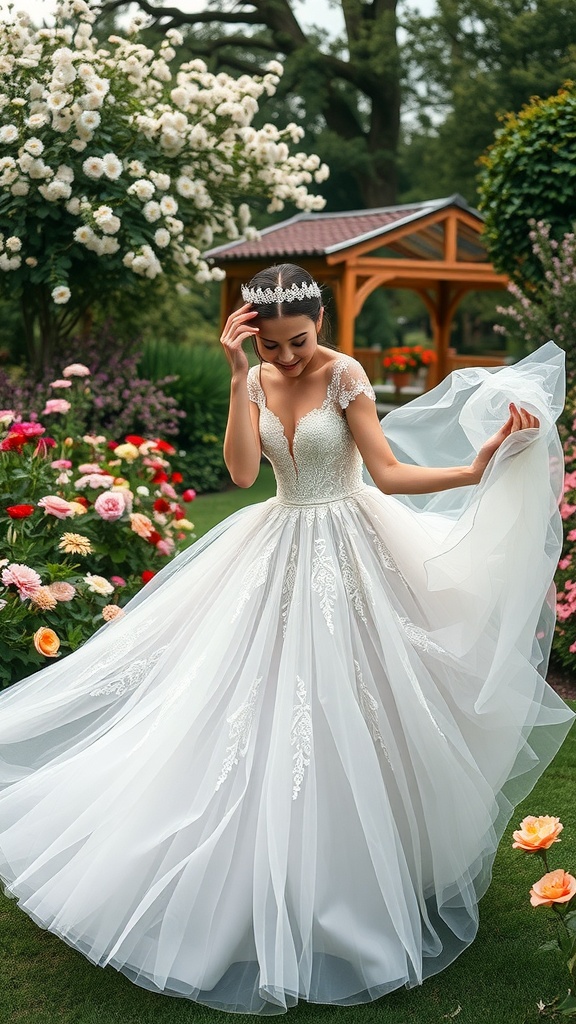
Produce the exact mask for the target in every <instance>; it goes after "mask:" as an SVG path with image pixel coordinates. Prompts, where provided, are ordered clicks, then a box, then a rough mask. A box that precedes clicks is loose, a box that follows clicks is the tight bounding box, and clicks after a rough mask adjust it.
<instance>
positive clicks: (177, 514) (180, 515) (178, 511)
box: [174, 505, 186, 522]
mask: <svg viewBox="0 0 576 1024" xmlns="http://www.w3.org/2000/svg"><path fill="white" fill-rule="evenodd" d="M174 519H175V520H176V522H178V520H179V519H186V512H185V511H184V509H183V508H182V507H181V505H177V506H176V508H175V509H174Z"/></svg>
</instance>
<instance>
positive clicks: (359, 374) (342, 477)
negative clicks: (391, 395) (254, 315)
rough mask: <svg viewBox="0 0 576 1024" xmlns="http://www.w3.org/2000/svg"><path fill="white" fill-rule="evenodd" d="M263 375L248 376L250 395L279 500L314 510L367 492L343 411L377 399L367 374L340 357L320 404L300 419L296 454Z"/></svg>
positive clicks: (256, 369)
mask: <svg viewBox="0 0 576 1024" xmlns="http://www.w3.org/2000/svg"><path fill="white" fill-rule="evenodd" d="M259 376H260V370H259V367H258V366H253V367H252V368H251V370H250V371H249V373H248V395H249V397H250V400H251V401H252V402H255V403H256V404H257V405H258V408H259V409H260V437H261V440H262V451H263V453H264V455H265V456H266V458H267V459H268V460H269V461H270V462H271V463H272V468H273V469H274V475H275V477H276V483H277V487H278V498H279V500H280V501H283V502H286V503H288V504H296V505H315V504H318V503H323V502H326V501H334V500H337V499H339V498H344V497H346V496H347V495H349V494H353V493H354V492H356V491H359V490H361V489H362V488H363V487H364V483H363V481H362V457H361V455H360V452H359V451H358V448H357V447H356V444H355V443H354V438H353V437H352V433H351V431H350V428H349V426H348V424H347V422H346V417H345V416H343V415H342V410H343V409H346V408H347V406H348V405H349V404H350V402H352V401H353V400H354V399H355V398H357V397H358V395H361V394H363V395H368V397H369V398H371V399H373V400H374V401H375V400H376V396H375V394H374V389H373V388H372V385H371V384H370V381H369V380H368V377H367V376H366V373H365V372H364V369H363V368H362V366H361V365H360V363H358V362H357V361H356V360H355V359H352V358H351V356H340V357H339V358H338V359H336V360H335V361H334V363H333V364H332V374H331V377H330V381H329V383H328V388H327V391H326V397H325V399H324V401H323V403H322V405H320V406H318V407H317V408H315V409H311V410H310V411H309V412H307V413H306V414H305V415H304V416H301V417H300V419H299V420H298V422H297V424H296V429H295V432H294V440H293V442H292V452H291V451H290V446H289V444H288V439H287V437H286V434H285V432H284V427H283V426H282V423H281V421H280V419H279V418H278V416H276V414H275V413H273V412H272V411H271V410H270V409H268V407H267V405H266V396H265V394H264V391H263V390H262V387H261V385H260V381H259Z"/></svg>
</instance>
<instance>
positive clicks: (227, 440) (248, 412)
mask: <svg viewBox="0 0 576 1024" xmlns="http://www.w3.org/2000/svg"><path fill="white" fill-rule="evenodd" d="M255 316H257V312H256V311H255V310H252V308H251V306H250V303H246V304H245V305H244V306H241V307H240V309H239V310H237V311H236V312H235V313H232V314H231V316H229V317H228V320H227V321H226V325H225V327H224V330H223V332H222V337H221V338H220V341H221V342H222V346H223V348H224V352H225V354H226V358H227V360H228V363H229V365H230V369H231V372H232V381H231V385H230V409H229V412H228V423H227V425H226V434H225V436H224V462H225V463H226V466H227V468H228V472H229V473H230V476H231V477H232V480H233V481H234V483H235V484H236V485H237V486H238V487H251V486H252V484H253V483H254V481H255V480H256V477H257V476H258V472H259V469H260V458H261V448H260V433H259V429H258V418H259V410H258V406H256V405H255V404H254V402H251V401H250V399H249V398H248V370H249V363H248V359H247V357H246V353H245V352H244V350H243V348H242V342H243V341H244V340H245V339H246V338H249V337H250V336H251V335H253V334H256V332H257V330H258V328H257V327H254V326H253V325H252V324H251V322H250V321H251V319H253V318H254V317H255Z"/></svg>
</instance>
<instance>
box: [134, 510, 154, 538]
mask: <svg viewBox="0 0 576 1024" xmlns="http://www.w3.org/2000/svg"><path fill="white" fill-rule="evenodd" d="M130 526H131V527H132V529H133V530H134V533H137V534H138V536H139V537H144V539H146V537H149V536H150V534H151V533H152V531H153V529H154V526H153V525H152V522H151V520H150V519H149V518H148V516H145V515H143V514H142V512H131V513H130Z"/></svg>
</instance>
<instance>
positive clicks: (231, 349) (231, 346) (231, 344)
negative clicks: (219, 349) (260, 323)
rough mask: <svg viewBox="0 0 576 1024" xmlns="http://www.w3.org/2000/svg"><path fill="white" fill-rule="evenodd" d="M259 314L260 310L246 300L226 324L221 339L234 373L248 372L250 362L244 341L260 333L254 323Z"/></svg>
mask: <svg viewBox="0 0 576 1024" xmlns="http://www.w3.org/2000/svg"><path fill="white" fill-rule="evenodd" d="M257 316H258V311H257V310H255V309H253V308H252V304H251V303H250V302H246V303H245V304H244V305H243V306H240V309H237V310H236V312H235V313H231V314H230V316H229V317H228V319H227V321H226V323H225V325H224V330H223V331H222V334H221V337H220V341H221V343H222V345H223V346H224V352H225V354H226V359H227V360H228V362H229V363H230V368H231V370H232V373H233V374H234V373H248V368H249V365H250V364H249V363H248V358H247V356H246V353H245V352H244V349H243V348H242V342H243V341H244V340H245V339H246V338H249V337H251V335H253V334H257V333H258V328H257V327H255V326H254V324H253V320H254V318H255V317H257Z"/></svg>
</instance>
